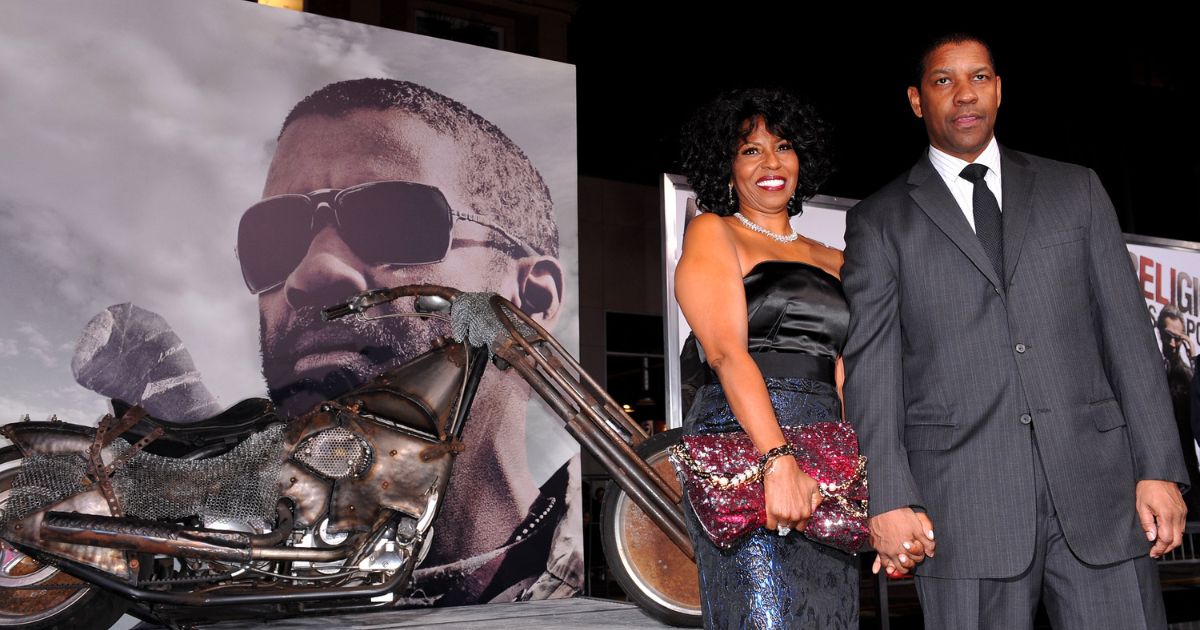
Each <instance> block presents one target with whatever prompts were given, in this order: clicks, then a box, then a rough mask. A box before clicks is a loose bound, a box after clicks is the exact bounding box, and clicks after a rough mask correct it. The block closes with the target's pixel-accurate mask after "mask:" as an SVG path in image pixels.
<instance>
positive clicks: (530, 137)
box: [0, 0, 582, 605]
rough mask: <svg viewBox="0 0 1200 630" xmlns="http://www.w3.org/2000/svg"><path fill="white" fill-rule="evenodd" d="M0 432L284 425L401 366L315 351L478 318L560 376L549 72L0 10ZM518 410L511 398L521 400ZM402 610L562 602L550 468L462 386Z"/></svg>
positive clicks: (567, 234)
mask: <svg viewBox="0 0 1200 630" xmlns="http://www.w3.org/2000/svg"><path fill="white" fill-rule="evenodd" d="M0 75H2V76H3V77H4V86H3V89H2V90H0V268H2V269H3V270H4V272H3V273H2V274H0V295H3V298H4V299H2V300H0V421H3V422H9V421H14V420H17V419H18V418H20V417H22V416H26V415H27V416H28V417H31V418H33V419H37V420H42V419H46V418H48V417H52V416H56V417H57V418H59V419H61V420H66V421H70V422H79V423H91V422H95V420H96V419H97V418H98V417H99V416H101V415H102V414H104V413H106V412H107V411H108V410H109V403H108V400H109V399H110V398H120V399H123V400H127V401H129V402H134V403H141V404H143V405H144V406H145V407H147V408H148V409H149V410H150V412H151V413H153V414H155V415H157V416H160V417H165V418H172V419H175V420H182V421H195V420H200V419H203V418H206V417H208V416H211V415H213V414H214V413H216V412H217V411H219V410H221V409H223V408H226V407H228V406H230V405H233V404H234V403H236V402H238V401H239V400H241V399H243V398H247V397H265V396H268V395H269V396H270V397H271V398H272V399H273V400H274V401H275V402H276V404H277V406H278V407H279V409H280V410H282V411H283V412H285V413H288V414H300V413H303V412H304V411H306V410H307V409H308V408H311V407H312V406H313V405H314V404H315V403H316V402H318V401H320V400H322V399H324V398H327V397H330V396H333V395H336V394H337V393H339V392H344V391H346V390H348V389H349V388H351V387H353V386H355V385H357V384H358V383H361V382H363V380H364V379H366V378H368V377H370V376H372V375H374V374H376V373H379V372H381V371H383V370H385V369H388V368H390V367H392V366H395V365H398V364H399V363H401V362H403V361H405V360H406V359H408V358H409V357H411V356H413V355H414V354H416V353H418V352H421V351H424V350H426V349H428V347H429V344H430V342H431V341H432V339H433V337H434V335H436V334H440V333H442V332H446V331H441V330H439V329H436V328H435V327H434V326H433V325H432V324H428V325H427V324H423V323H420V322H419V320H413V319H411V318H408V319H393V320H388V321H386V322H366V323H356V324H338V325H332V324H326V323H323V322H321V321H320V318H319V317H318V316H317V313H318V312H319V310H320V308H321V307H323V306H327V305H329V304H332V303H336V302H340V301H342V300H344V299H345V298H347V297H348V296H350V295H352V294H354V293H356V292H358V291H361V290H364V289H371V288H378V287H383V286H391V285H396V284H407V283H416V282H429V283H435V284H447V285H452V286H456V287H458V288H460V289H464V290H471V291H481V290H492V291H496V292H499V293H502V294H504V295H505V296H506V297H509V298H510V299H513V301H514V302H517V303H518V304H520V305H521V307H522V308H523V309H524V310H526V311H527V312H529V313H530V314H531V315H532V316H533V317H535V318H536V319H539V321H541V322H543V323H544V324H545V325H546V327H547V328H548V329H550V330H551V331H552V332H554V334H556V335H557V336H558V338H559V339H560V340H562V341H563V342H564V343H565V345H566V346H567V348H569V349H571V350H573V351H574V350H576V349H577V347H578V346H577V343H578V325H577V304H576V300H575V292H576V286H577V271H576V269H577V265H576V252H577V247H576V159H575V138H576V134H575V88H574V85H575V78H574V77H575V75H574V68H573V67H571V66H567V65H565V64H558V63H553V62H548V61H542V60H538V59H532V58H527V57H521V56H518V55H513V54H508V53H502V52H497V51H493V50H487V49H481V48H476V47H472V46H467V45H462V44H456V43H452V42H445V41H439V40H434V39H430V38H425V37H421V36H416V35H410V34H405V33H398V32H393V31H389V30H386V29H380V28H373V27H366V26H361V25H357V24H351V23H347V22H342V21H339V20H332V19H327V18H321V17H317V16H313V15H308V14H302V13H295V12H291V11H285V10H279V9H272V8H267V7H261V6H257V5H254V4H251V3H246V2H241V1H239V0H217V1H209V2H143V1H134V0H110V1H107V2H93V1H91V0H71V1H68V0H63V1H57V2H52V3H42V2H7V3H4V4H3V5H2V6H0ZM534 398H536V397H534ZM474 412H475V413H474V414H473V415H472V418H471V421H470V422H468V424H467V427H466V431H465V434H464V436H463V441H464V443H465V448H466V450H465V451H464V452H463V453H462V454H461V455H460V456H459V459H458V463H457V465H456V469H455V477H454V478H453V480H452V482H451V486H450V490H449V492H448V494H447V498H446V504H445V506H444V509H443V511H442V514H441V517H440V519H439V521H438V523H437V524H436V525H435V532H436V533H435V535H434V539H433V548H432V551H431V552H430V555H429V557H428V558H427V560H426V561H425V563H424V565H422V567H421V568H420V569H419V570H418V572H417V575H416V578H415V583H414V586H413V588H412V590H411V592H410V593H408V598H409V602H410V603H412V604H415V605H429V604H436V605H448V604H462V603H472V602H479V601H510V600H514V599H530V598H532V599H537V598H545V597H556V596H565V595H570V594H572V593H574V592H575V591H576V590H577V588H578V587H579V586H580V585H581V584H582V548H581V542H580V539H581V520H580V511H579V506H578V505H577V503H578V501H577V499H576V496H577V492H578V491H577V486H578V473H579V471H578V446H577V445H576V444H575V443H574V441H573V440H571V439H570V438H569V437H568V436H567V434H566V433H565V432H564V431H562V430H561V429H560V428H559V427H558V422H557V420H556V419H552V417H551V416H550V415H549V412H548V411H545V410H544V408H543V407H542V405H541V401H540V400H536V399H531V395H530V392H529V389H528V387H527V386H525V385H524V383H523V382H522V381H520V380H519V377H517V376H516V374H515V373H513V372H512V371H511V370H510V371H508V372H504V373H501V372H498V371H495V370H492V371H490V372H489V373H488V374H487V375H486V376H485V378H484V382H483V384H482V385H481V389H480V394H479V397H478V398H477V401H476V405H475V408H474Z"/></svg>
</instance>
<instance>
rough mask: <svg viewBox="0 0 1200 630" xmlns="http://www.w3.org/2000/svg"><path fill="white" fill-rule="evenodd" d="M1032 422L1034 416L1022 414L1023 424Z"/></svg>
mask: <svg viewBox="0 0 1200 630" xmlns="http://www.w3.org/2000/svg"><path fill="white" fill-rule="evenodd" d="M1030 422H1033V416H1031V415H1029V414H1027V413H1023V414H1021V424H1029V423H1030Z"/></svg>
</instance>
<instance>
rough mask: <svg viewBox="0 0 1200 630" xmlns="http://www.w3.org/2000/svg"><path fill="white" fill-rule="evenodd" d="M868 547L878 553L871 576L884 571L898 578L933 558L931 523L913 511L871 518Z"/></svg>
mask: <svg viewBox="0 0 1200 630" xmlns="http://www.w3.org/2000/svg"><path fill="white" fill-rule="evenodd" d="M868 524H869V525H870V528H871V546H872V547H874V548H875V551H877V552H878V553H879V555H878V556H876V557H875V564H874V565H873V566H872V567H871V572H872V573H879V569H880V568H884V567H886V568H887V573H888V575H889V576H893V577H896V576H901V575H905V574H907V573H908V572H909V571H911V570H913V569H915V568H916V567H917V565H918V564H920V563H921V562H922V561H924V560H925V557H926V556H929V557H933V550H934V547H935V546H936V545H935V543H934V542H933V523H932V522H930V520H929V517H928V516H926V515H925V514H923V513H920V512H915V511H913V509H912V508H907V507H904V508H897V509H895V510H891V511H888V512H884V513H883V514H879V515H876V516H872V517H871V520H870V522H869V523H868Z"/></svg>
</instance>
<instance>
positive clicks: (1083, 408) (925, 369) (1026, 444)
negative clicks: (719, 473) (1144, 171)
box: [842, 148, 1187, 578]
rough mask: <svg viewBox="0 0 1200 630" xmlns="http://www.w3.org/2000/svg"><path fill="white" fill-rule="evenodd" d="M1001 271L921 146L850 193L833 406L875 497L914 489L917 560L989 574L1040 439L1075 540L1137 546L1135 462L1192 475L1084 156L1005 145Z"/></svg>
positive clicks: (1116, 238)
mask: <svg viewBox="0 0 1200 630" xmlns="http://www.w3.org/2000/svg"><path fill="white" fill-rule="evenodd" d="M1001 159H1002V162H1001V177H1002V181H1003V216H1004V219H1003V220H1004V259H1005V270H1004V274H1003V275H1004V277H1003V278H1000V277H997V274H996V272H995V269H994V268H993V266H992V264H991V262H990V261H989V260H988V257H987V255H986V254H985V253H984V250H983V247H982V246H981V245H980V243H979V239H978V238H977V237H976V236H975V233H974V232H973V231H972V230H971V227H970V224H968V223H967V220H966V218H965V217H964V216H963V212H962V210H960V209H959V207H958V204H957V203H956V202H955V201H954V198H953V197H952V196H951V194H950V191H949V189H948V188H946V185H945V182H943V181H942V179H941V177H940V176H939V175H938V174H937V171H935V170H934V168H933V165H932V164H930V162H929V160H928V158H927V157H923V158H922V159H921V160H920V161H919V162H917V164H916V165H915V166H914V167H913V168H912V169H911V170H910V171H909V172H908V174H907V175H904V176H902V177H900V178H898V179H896V180H895V181H893V182H891V183H890V184H888V185H887V186H885V187H884V188H883V189H882V190H880V191H879V192H877V193H875V194H874V195H872V196H871V197H869V198H867V199H866V200H864V201H862V202H861V203H859V204H858V205H857V206H855V207H854V208H853V209H852V210H850V212H849V215H848V217H847V228H846V262H845V266H844V267H843V269H842V275H843V282H844V284H845V288H846V295H847V297H848V299H849V301H850V332H849V339H848V341H847V345H846V348H845V352H844V356H845V361H846V369H847V378H846V385H845V403H846V411H847V417H848V418H849V419H850V420H851V421H852V422H854V423H856V425H857V427H858V430H859V440H860V441H861V444H862V449H863V451H864V453H865V454H866V456H867V457H868V460H869V464H868V474H869V478H870V484H871V500H870V508H871V513H872V514H879V513H882V512H886V511H888V510H892V509H894V508H898V507H903V506H919V507H921V508H924V509H925V510H926V511H927V512H928V513H929V516H930V518H931V519H932V520H933V523H934V528H935V531H936V535H937V542H938V548H937V556H936V557H935V558H932V559H929V560H927V561H926V562H925V563H924V564H923V565H922V566H921V568H920V569H919V573H920V574H922V575H929V576H933V577H951V578H968V577H970V578H1002V577H1010V576H1014V575H1017V574H1018V573H1020V572H1021V571H1023V570H1024V569H1026V568H1027V567H1028V566H1029V563H1030V561H1031V560H1032V558H1033V551H1034V535H1035V528H1034V466H1035V465H1036V460H1035V459H1034V456H1035V454H1034V448H1035V447H1034V442H1035V441H1036V444H1037V449H1038V451H1039V452H1040V454H1041V459H1042V462H1043V463H1044V465H1045V469H1046V477H1047V479H1048V481H1049V486H1050V491H1051V496H1052V497H1053V501H1054V505H1055V509H1056V511H1057V512H1058V518H1059V520H1060V522H1061V524H1062V528H1063V531H1064V533H1065V535H1066V539H1067V543H1068V545H1069V546H1070V548H1071V550H1072V551H1073V552H1074V553H1075V554H1076V555H1077V556H1078V557H1079V558H1080V559H1081V560H1083V561H1084V562H1087V563H1091V564H1105V563H1111V562H1117V561H1121V560H1126V559H1129V558H1132V557H1135V556H1138V555H1142V554H1145V553H1147V552H1148V550H1149V544H1148V543H1147V542H1146V537H1145V534H1144V533H1143V532H1142V529H1141V526H1140V524H1139V522H1138V518H1137V514H1136V512H1135V508H1134V487H1135V484H1136V482H1137V481H1138V480H1139V479H1166V480H1171V481H1176V482H1179V483H1186V482H1187V473H1186V472H1185V471H1184V466H1183V459H1182V454H1181V453H1180V450H1179V438H1178V435H1177V431H1176V428H1175V422H1174V417H1173V415H1172V409H1171V403H1170V400H1169V398H1168V395H1167V389H1166V382H1165V380H1164V378H1163V369H1162V358H1161V357H1160V356H1159V355H1158V352H1157V350H1156V349H1155V342H1154V334H1153V331H1152V328H1151V319H1150V315H1149V313H1148V312H1147V310H1146V305H1145V302H1144V301H1143V300H1142V296H1141V292H1140V290H1139V288H1138V286H1137V283H1136V280H1135V277H1134V274H1133V271H1132V268H1131V266H1130V264H1129V256H1128V254H1127V253H1126V250H1125V243H1124V240H1123V239H1122V237H1121V232H1120V228H1119V227H1118V225H1117V221H1116V216H1115V212H1114V210H1113V207H1112V203H1111V202H1110V201H1109V198H1108V195H1107V194H1106V193H1105V192H1104V189H1103V187H1102V186H1101V185H1100V181H1099V179H1097V177H1096V174H1095V173H1093V172H1092V171H1091V170H1089V169H1086V168H1083V167H1080V166H1076V165H1072V164H1065V163H1062V162H1055V161H1052V160H1047V159H1043V158H1038V157H1035V156H1031V155H1026V154H1022V153H1018V152H1016V151H1010V150H1008V149H1003V148H1002V149H1001Z"/></svg>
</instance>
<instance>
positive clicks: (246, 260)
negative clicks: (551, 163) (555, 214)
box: [237, 181, 534, 294]
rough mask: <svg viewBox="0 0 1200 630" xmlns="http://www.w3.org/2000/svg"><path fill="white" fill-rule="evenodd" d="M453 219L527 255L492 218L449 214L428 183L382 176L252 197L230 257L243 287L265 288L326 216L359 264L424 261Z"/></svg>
mask: <svg viewBox="0 0 1200 630" xmlns="http://www.w3.org/2000/svg"><path fill="white" fill-rule="evenodd" d="M455 219H460V220H464V221H471V222H472V223H478V224H480V225H483V226H485V227H488V228H490V229H492V230H494V231H496V232H497V233H499V234H500V235H501V236H503V237H504V238H505V239H507V240H508V241H510V242H511V243H512V244H514V245H516V253H517V255H521V256H529V255H532V254H533V253H534V250H533V248H532V247H529V246H528V245H527V244H525V243H524V242H522V241H521V240H519V239H517V238H516V237H514V236H513V235H512V234H510V233H508V231H507V230H505V229H503V228H501V227H500V226H498V225H496V224H495V223H492V222H490V221H488V220H486V219H483V218H482V217H479V216H477V215H473V214H466V213H461V212H455V211H454V210H453V209H451V208H450V204H449V203H448V202H447V201H446V197H445V195H443V194H442V191H440V190H438V189H437V188H436V187H434V186H428V185H426V184H418V183H416V182H406V181H382V182H367V183H364V184H358V185H357V186H351V187H349V188H342V189H322V190H315V191H313V192H310V193H308V194H306V195H299V194H289V195H278V196H275V197H268V198H266V199H263V200H262V201H259V202H258V203H256V204H254V205H252V206H250V208H249V209H247V210H246V212H245V213H243V214H242V220H241V222H240V223H239V224H238V237H237V257H238V261H239V262H240V263H241V266H242V278H243V279H244V280H245V281H246V287H247V288H248V289H250V292H251V293H255V294H257V293H262V292H263V291H269V290H271V289H274V288H275V287H278V286H280V285H282V284H283V283H284V281H286V280H287V277H288V276H289V275H290V274H291V273H292V272H293V271H295V269H296V267H297V266H299V265H300V262H301V261H302V260H304V256H305V255H307V253H308V248H309V245H310V244H311V243H312V239H313V237H314V236H315V235H316V233H317V232H318V231H319V230H320V229H321V228H322V227H323V226H324V225H325V224H326V222H328V223H330V224H332V225H333V226H334V227H335V228H337V231H338V234H339V236H340V237H341V239H342V240H343V241H345V243H346V244H347V245H348V246H349V247H350V249H351V250H352V251H353V252H354V254H355V255H356V256H358V257H359V258H360V259H362V260H363V261H365V262H368V263H371V264H377V265H428V264H432V263H437V262H441V261H442V260H444V259H445V258H446V254H447V253H449V251H450V246H451V230H452V229H453V227H454V221H455ZM510 249H511V248H510Z"/></svg>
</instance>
